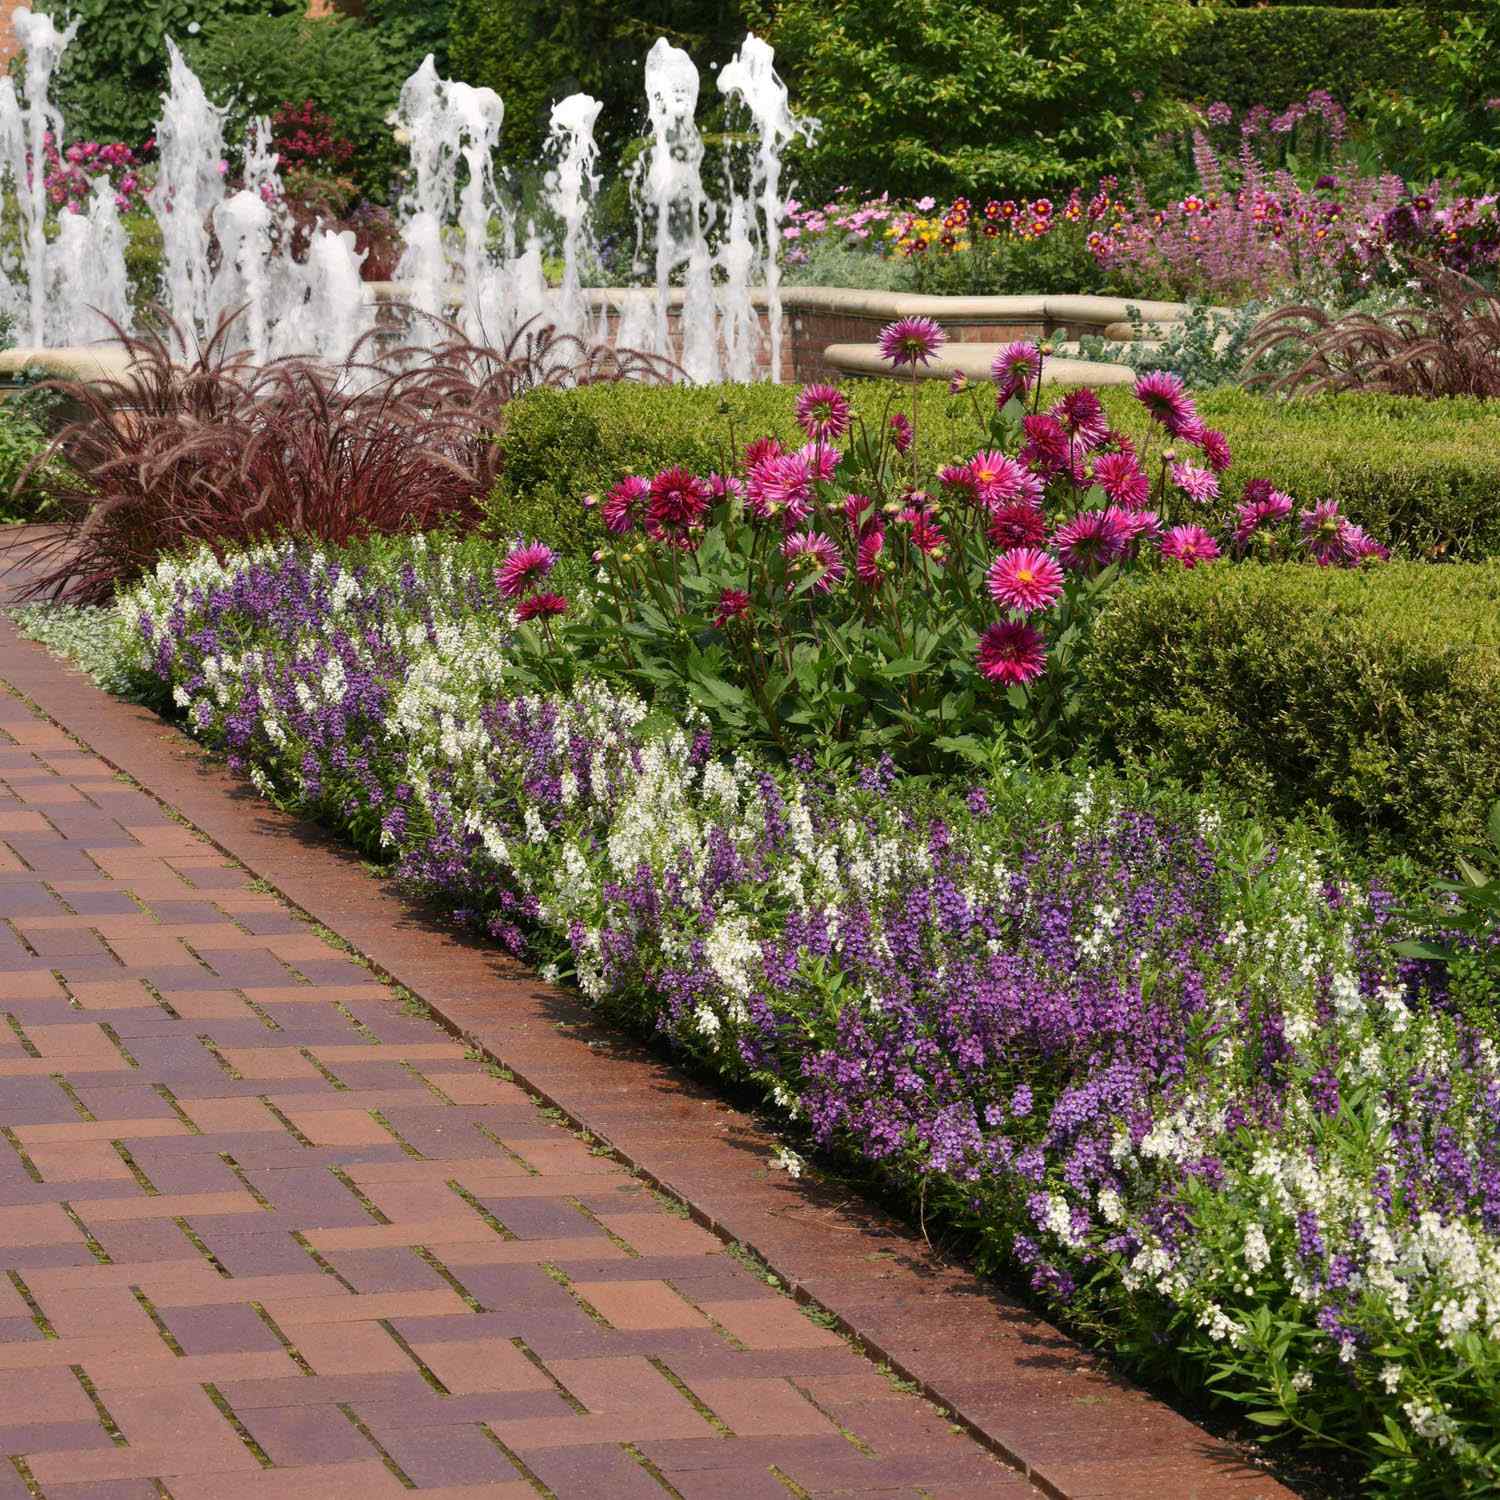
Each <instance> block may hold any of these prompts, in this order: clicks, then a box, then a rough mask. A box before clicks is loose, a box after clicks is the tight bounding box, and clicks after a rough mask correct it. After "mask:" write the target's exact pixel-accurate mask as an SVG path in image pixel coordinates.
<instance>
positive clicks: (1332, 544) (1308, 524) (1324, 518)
mask: <svg viewBox="0 0 1500 1500" xmlns="http://www.w3.org/2000/svg"><path fill="white" fill-rule="evenodd" d="M1297 525H1298V528H1299V529H1300V531H1301V532H1302V545H1303V546H1304V547H1306V548H1307V554H1308V556H1309V557H1311V558H1312V560H1313V561H1314V562H1315V563H1317V564H1318V565H1319V567H1324V568H1326V567H1327V566H1328V565H1329V564H1330V563H1336V562H1339V561H1341V560H1342V558H1343V553H1344V530H1345V528H1346V527H1347V526H1348V525H1349V521H1348V518H1347V517H1346V516H1345V515H1344V514H1343V513H1342V512H1341V511H1340V510H1339V503H1338V501H1337V500H1319V501H1318V502H1317V504H1316V505H1313V506H1310V507H1309V508H1308V509H1307V510H1304V511H1303V512H1302V514H1301V516H1300V517H1299V518H1298V521H1297Z"/></svg>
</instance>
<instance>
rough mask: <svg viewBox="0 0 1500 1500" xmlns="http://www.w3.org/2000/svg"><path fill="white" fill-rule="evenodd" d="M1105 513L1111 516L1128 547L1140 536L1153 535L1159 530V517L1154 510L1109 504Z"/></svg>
mask: <svg viewBox="0 0 1500 1500" xmlns="http://www.w3.org/2000/svg"><path fill="white" fill-rule="evenodd" d="M1105 515H1107V516H1112V517H1113V518H1114V521H1115V524H1116V525H1117V526H1118V527H1119V528H1120V535H1121V537H1122V538H1124V545H1125V546H1126V547H1127V548H1128V547H1130V546H1131V545H1132V544H1133V543H1135V542H1138V541H1139V540H1140V539H1141V538H1142V537H1150V536H1155V535H1156V534H1157V532H1159V531H1160V530H1161V517H1160V516H1159V515H1157V513H1156V512H1155V511H1154V510H1140V509H1138V508H1136V507H1133V506H1132V507H1130V508H1128V509H1127V508H1125V507H1122V506H1118V505H1111V506H1110V507H1109V509H1108V510H1106V511H1105Z"/></svg>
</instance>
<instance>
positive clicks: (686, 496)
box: [646, 467, 713, 541]
mask: <svg viewBox="0 0 1500 1500" xmlns="http://www.w3.org/2000/svg"><path fill="white" fill-rule="evenodd" d="M712 498H713V497H712V494H711V493H710V491H709V487H708V486H707V485H706V484H705V483H704V482H703V481H702V480H701V479H700V478H699V477H698V476H697V475H696V474H694V473H692V472H691V471H689V470H687V469H684V468H681V467H674V468H671V469H663V470H662V471H661V473H660V474H658V475H657V476H656V478H655V479H653V480H652V481H651V498H650V500H649V501H648V502H647V505H646V530H647V531H648V532H650V533H651V535H652V536H654V537H659V538H660V537H664V538H666V539H668V540H671V541H676V540H678V539H679V538H681V537H683V536H684V535H686V533H687V532H689V531H691V530H692V528H693V527H695V526H697V525H698V524H699V522H700V521H702V519H703V517H704V514H705V513H706V512H707V510H708V505H709V501H710V500H711V499H712Z"/></svg>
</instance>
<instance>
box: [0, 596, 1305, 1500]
mask: <svg viewBox="0 0 1500 1500" xmlns="http://www.w3.org/2000/svg"><path fill="white" fill-rule="evenodd" d="M0 677H3V678H4V679H5V680H6V681H8V682H9V683H10V684H11V685H12V686H13V687H14V688H15V690H16V691H18V692H20V693H22V694H24V695H25V696H27V697H28V698H30V699H31V700H32V701H33V702H34V703H35V704H36V705H37V706H38V707H39V708H40V710H41V711H42V712H43V713H44V714H46V715H47V716H48V717H49V718H50V719H52V721H53V722H54V723H56V724H58V725H59V726H60V727H61V728H63V729H64V730H66V731H67V732H69V733H71V734H73V735H75V736H76V737H78V738H79V739H81V740H83V741H84V742H85V743H87V744H89V745H90V746H91V747H92V748H94V750H95V752H96V753H100V751H99V747H101V746H107V747H108V750H107V753H103V755H102V758H103V759H105V760H106V761H108V762H109V763H110V764H111V765H113V766H115V767H116V768H117V769H119V770H121V771H123V772H125V773H127V774H128V775H130V776H132V777H134V779H135V780H136V781H137V782H138V783H139V784H140V785H141V786H142V787H143V788H144V790H145V791H146V792H147V793H148V794H150V795H152V796H153V797H155V798H156V799H157V800H159V801H160V802H162V803H163V804H164V805H165V806H167V807H168V808H170V809H174V810H175V811H177V812H178V813H180V814H181V815H182V816H183V817H185V818H186V819H187V820H188V821H189V822H190V823H192V824H193V825H194V826H195V827H196V828H197V829H198V830H199V831H201V832H202V833H203V834H205V835H206V836H207V837H208V838H209V839H210V840H211V841H212V842H213V843H214V844H216V845H217V846H218V847H219V848H220V849H221V850H223V851H224V852H225V853H226V854H228V855H230V856H231V857H233V858H234V859H236V860H238V861H239V862H241V863H242V864H243V865H245V866H246V868H248V869H249V870H251V871H252V873H254V874H255V875H256V876H258V877H259V878H261V879H263V880H265V881H266V882H267V883H268V884H270V885H272V886H273V887H275V888H276V890H277V891H278V892H279V893H280V894H281V895H282V896H283V897H285V898H286V899H287V900H289V901H290V902H292V903H294V904H295V905H297V906H300V907H301V908H302V909H303V910H304V911H305V912H306V913H307V914H308V915H309V916H310V917H312V918H313V919H314V920H315V921H317V922H319V923H321V924H322V925H323V926H324V927H326V928H327V929H328V930H329V931H331V932H332V933H333V934H334V935H335V936H337V937H338V938H340V939H342V940H343V941H345V942H347V943H349V944H350V945H351V946H352V947H353V948H355V949H356V950H357V951H359V952H360V953H361V954H363V955H365V956H366V957H367V958H368V959H369V960H370V961H371V963H372V964H374V966H375V967H376V968H377V969H379V970H380V971H382V972H383V973H384V974H385V975H387V976H388V977H389V978H391V979H392V980H394V981H395V982H397V983H399V984H401V985H403V986H405V987H406V988H407V989H409V990H411V991H412V992H413V993H414V994H416V995H417V996H419V997H420V998H421V999H422V1000H424V1001H425V1002H426V1003H427V1004H428V1005H429V1006H430V1007H431V1009H432V1011H433V1014H434V1016H435V1017H436V1018H437V1019H438V1020H439V1021H440V1023H441V1024H443V1025H444V1026H446V1027H447V1028H448V1029H450V1030H451V1031H453V1032H454V1033H456V1034H458V1035H460V1036H461V1037H463V1038H464V1039H465V1040H467V1041H469V1042H471V1043H472V1044H474V1045H475V1046H477V1047H479V1048H480V1049H481V1050H483V1051H484V1052H486V1053H487V1054H488V1055H489V1056H491V1057H492V1058H493V1059H494V1060H495V1061H496V1062H498V1063H500V1064H502V1065H503V1066H505V1067H507V1068H509V1069H510V1070H511V1071H512V1072H513V1073H514V1074H515V1076H516V1079H517V1081H518V1082H519V1083H521V1085H522V1086H523V1087H525V1088H527V1089H528V1090H530V1091H531V1092H532V1093H534V1094H535V1095H537V1096H538V1097H540V1098H541V1099H543V1100H544V1101H545V1102H546V1103H548V1104H550V1105H552V1106H553V1107H555V1108H557V1109H559V1110H560V1111H561V1112H562V1113H563V1114H564V1115H565V1116H567V1117H568V1119H569V1120H570V1121H571V1122H572V1123H573V1124H574V1125H575V1126H576V1127H579V1128H582V1129H586V1130H588V1131H589V1132H590V1133H591V1134H592V1135H594V1136H596V1137H597V1138H598V1139H599V1140H601V1141H602V1142H604V1143H605V1144H607V1145H608V1147H609V1148H610V1149H611V1150H612V1152H613V1153H614V1154H615V1155H616V1156H617V1157H618V1158H619V1159H620V1160H622V1161H623V1162H625V1163H626V1164H627V1165H629V1166H631V1167H633V1168H634V1169H635V1170H636V1171H637V1172H638V1173H639V1174H640V1175H641V1176H642V1177H644V1178H645V1179H646V1180H647V1181H649V1182H651V1183H652V1184H654V1185H655V1186H657V1187H659V1188H661V1189H662V1190H664V1191H665V1192H667V1193H669V1194H671V1195H672V1196H673V1197H675V1198H678V1199H679V1200H681V1201H682V1202H683V1203H685V1204H686V1205H687V1206H688V1208H689V1209H690V1211H691V1213H692V1215H693V1217H694V1218H695V1219H696V1220H698V1222H700V1223H702V1224H704V1225H705V1226H706V1227H707V1228H709V1229H710V1230H712V1231H713V1232H714V1233H715V1234H717V1235H719V1236H720V1237H721V1238H723V1239H725V1240H726V1241H730V1242H738V1243H739V1244H741V1245H743V1246H745V1247H746V1248H748V1249H750V1250H751V1251H753V1252H754V1253H755V1254H756V1255H758V1256H759V1257H760V1258H761V1259H762V1260H764V1261H765V1262H766V1264H767V1265H768V1266H769V1267H770V1268H771V1269H772V1271H773V1272H775V1274H777V1275H778V1276H780V1277H781V1278H782V1279H783V1280H784V1282H785V1283H786V1284H787V1285H788V1286H789V1287H790V1288H791V1290H792V1291H793V1293H794V1294H795V1295H796V1297H797V1298H798V1300H799V1301H802V1302H810V1303H814V1304H816V1305H817V1306H819V1307H821V1308H823V1309H825V1310H826V1311H827V1312H829V1313H830V1314H832V1315H833V1317H834V1318H835V1319H836V1321H837V1326H838V1327H839V1328H840V1329H841V1330H842V1331H843V1332H845V1333H846V1334H848V1335H850V1336H851V1337H852V1338H853V1339H854V1340H855V1341H856V1342H857V1343H858V1344H859V1345H861V1346H862V1347H863V1348H865V1349H866V1350H867V1351H868V1352H869V1353H870V1354H871V1355H873V1356H874V1357H877V1358H879V1359H882V1360H884V1361H886V1362H887V1363H889V1364H890V1365H891V1366H892V1368H893V1369H895V1370H896V1371H897V1372H898V1373H899V1374H901V1375H903V1376H904V1377H906V1378H907V1379H909V1380H911V1381H913V1382H914V1383H916V1384H917V1385H918V1386H919V1387H920V1388H921V1390H922V1391H923V1393H924V1394H925V1395H927V1396H928V1397H929V1398H930V1399H932V1400H934V1401H936V1402H938V1403H939V1404H941V1405H943V1406H944V1407H946V1408H948V1409H949V1410H950V1411H951V1412H952V1413H953V1417H954V1420H955V1421H956V1422H957V1423H959V1424H960V1425H961V1426H962V1427H964V1428H965V1429H966V1430H967V1431H968V1432H970V1433H971V1434H972V1435H973V1436H974V1437H975V1438H977V1439H978V1440H979V1441H980V1442H982V1443H983V1444H984V1445H985V1446H986V1447H987V1448H989V1449H990V1450H991V1451H993V1452H995V1453H997V1454H998V1455H1000V1456H1001V1457H1002V1458H1004V1459H1005V1460H1007V1461H1008V1462H1009V1463H1011V1464H1012V1465H1014V1466H1015V1467H1017V1468H1018V1469H1020V1470H1021V1471H1022V1472H1023V1473H1025V1474H1026V1475H1027V1476H1028V1477H1029V1478H1030V1479H1031V1480H1032V1482H1033V1483H1035V1484H1036V1485H1038V1487H1040V1488H1041V1489H1042V1490H1044V1491H1045V1492H1047V1493H1049V1494H1051V1495H1054V1496H1058V1497H1063V1500H1102V1497H1105V1496H1108V1497H1110V1500H1137V1497H1139V1500H1157V1497H1158V1496H1159V1495H1160V1494H1162V1493H1163V1492H1170V1493H1172V1494H1174V1495H1179V1496H1182V1497H1184V1500H1215V1497H1220V1496H1222V1497H1225V1500H1283V1497H1287V1496H1289V1495H1290V1493H1291V1492H1290V1491H1288V1490H1287V1489H1286V1488H1285V1487H1284V1486H1282V1485H1281V1484H1279V1483H1278V1482H1276V1481H1275V1480H1274V1479H1272V1478H1271V1477H1270V1476H1268V1475H1267V1474H1266V1473H1265V1472H1264V1471H1262V1470H1259V1469H1257V1468H1255V1467H1253V1466H1252V1465H1250V1464H1248V1463H1247V1462H1246V1461H1245V1460H1244V1458H1243V1456H1242V1454H1241V1453H1240V1452H1238V1451H1237V1450H1236V1449H1235V1448H1233V1447H1232V1446H1230V1445H1228V1444H1226V1443H1223V1442H1220V1441H1218V1440H1216V1439H1214V1438H1213V1437H1211V1436H1210V1435H1209V1434H1207V1433H1206V1432H1203V1431H1202V1430H1201V1429H1199V1428H1197V1427H1195V1426H1194V1425H1193V1424H1192V1423H1191V1422H1190V1421H1188V1420H1187V1419H1186V1418H1185V1417H1183V1416H1181V1415H1179V1414H1178V1413H1176V1412H1174V1411H1173V1410H1171V1409H1170V1408H1169V1407H1167V1406H1165V1405H1164V1404H1162V1403H1160V1402H1158V1401H1156V1400H1154V1399H1153V1398H1152V1397H1150V1396H1149V1395H1147V1394H1146V1393H1145V1392H1143V1391H1141V1390H1139V1389H1138V1388H1136V1387H1134V1386H1132V1385H1131V1384H1129V1383H1128V1382H1126V1381H1125V1380H1123V1379H1121V1378H1120V1377H1118V1376H1116V1375H1114V1374H1113V1373H1112V1372H1110V1371H1109V1370H1108V1369H1107V1368H1106V1367H1105V1366H1104V1364H1103V1362H1102V1361H1101V1360H1100V1359H1098V1358H1097V1357H1095V1356H1094V1355H1092V1354H1090V1353H1089V1352H1088V1351H1087V1350H1085V1349H1084V1348H1082V1347H1081V1346H1080V1345H1078V1344H1076V1343H1075V1342H1074V1341H1073V1340H1071V1339H1069V1338H1067V1337H1066V1336H1064V1335H1063V1334H1061V1333H1059V1332H1058V1331H1057V1330H1056V1329H1055V1328H1053V1327H1051V1326H1050V1325H1049V1324H1047V1323H1045V1322H1044V1321H1042V1320H1041V1319H1040V1318H1039V1317H1037V1316H1036V1315H1034V1314H1033V1313H1031V1312H1030V1311H1028V1310H1027V1309H1025V1308H1024V1307H1022V1306H1020V1305H1019V1304H1017V1303H1015V1302H1013V1301H1011V1300H1010V1299H1008V1298H1007V1297H1005V1296H1004V1295H1003V1294H1001V1293H999V1292H997V1291H996V1290H995V1289H993V1288H992V1287H990V1286H988V1285H987V1284H986V1283H984V1282H983V1281H982V1280H981V1279H980V1278H978V1277H976V1276H974V1275H972V1274H971V1273H969V1272H966V1271H965V1270H963V1269H962V1268H961V1267H959V1266H955V1265H953V1264H950V1263H947V1262H945V1261H944V1260H943V1259H942V1258H941V1257H940V1256H939V1255H937V1254H936V1253H935V1252H933V1251H932V1249H931V1248H930V1246H928V1245H926V1244H925V1243H924V1242H923V1240H922V1238H921V1237H920V1236H918V1235H914V1234H913V1233H912V1232H911V1231H910V1230H908V1229H907V1228H905V1227H904V1226H902V1225H900V1224H898V1223H896V1222H895V1221H894V1220H892V1219H890V1218H889V1217H887V1216H886V1215H884V1214H883V1213H881V1212H880V1211H879V1210H877V1209H875V1208H873V1207H872V1206H870V1205H869V1204H866V1203H854V1204H851V1203H849V1202H848V1201H846V1200H845V1199H844V1197H843V1195H841V1194H839V1193H837V1192H835V1191H830V1190H829V1189H828V1188H826V1187H822V1186H819V1185H817V1184H813V1183H808V1182H794V1181H792V1180H791V1179H790V1178H789V1177H787V1176H786V1175H785V1174H782V1173H777V1172H771V1171H769V1170H768V1169H767V1166H766V1163H767V1161H768V1159H769V1158H770V1156H771V1154H772V1153H773V1151H774V1150H775V1148H776V1145H777V1139H776V1137H775V1136H774V1135H772V1134H771V1133H770V1132H768V1131H767V1130H765V1129H764V1128H762V1127H761V1126H760V1125H759V1124H758V1123H757V1122H756V1121H755V1120H754V1119H752V1118H751V1117H750V1116H749V1115H747V1114H745V1113H744V1112H743V1111H741V1110H739V1109H736V1108H734V1107H733V1106H731V1105H729V1104H728V1103H727V1102H726V1101H725V1100H724V1099H723V1098H722V1097H721V1096H719V1095H718V1094H716V1093H715V1092H714V1091H713V1090H711V1089H709V1088H706V1087H702V1086H699V1085H697V1084H695V1083H693V1082H692V1081H690V1080H688V1079H686V1078H684V1077H683V1076H682V1075H681V1074H680V1073H678V1072H676V1071H675V1070H673V1069H672V1068H671V1067H669V1066H668V1065H667V1064H665V1063H663V1062H661V1061H660V1060H658V1059H656V1058H654V1057H652V1056H651V1055H650V1054H649V1053H648V1052H647V1051H646V1050H645V1049H644V1048H643V1047H640V1046H638V1045H637V1044H635V1043H633V1042H631V1041H629V1040H628V1039H626V1038H624V1037H622V1036H621V1035H620V1034H619V1033H618V1032H616V1031H613V1030H611V1029H610V1028H608V1027H606V1026H603V1025H601V1024H600V1023H599V1022H598V1021H597V1019H596V1018H595V1017H594V1016H593V1014H592V1013H591V1012H590V1010H589V1008H588V1006H587V1005H586V1003H585V1002H583V1001H582V1000H581V999H578V998H576V997H573V996H570V995H567V994H565V993H563V992H561V991H559V990H556V989H554V988H551V987H549V986H547V985H544V984H543V983H541V982H540V981H539V980H537V979H535V978H534V977H533V976H531V975H529V974H528V973H527V972H526V971H525V970H524V969H523V968H522V967H521V966H520V965H518V964H516V963H514V962H513V961H510V960H508V959H506V958H505V957H504V956H503V955H502V954H500V953H499V952H498V951H496V950H493V949H489V948H487V947H485V946H483V945H480V944H478V943H472V942H467V941H465V940H464V939H463V938H462V937H460V936H459V935H458V934H456V933H453V932H451V931H446V930H443V929H441V928H439V927H438V926H437V925H436V924H430V923H426V922H423V921H422V920H421V919H420V918H418V917H416V916H414V914H413V912H412V910H411V908H410V906H409V905H408V904H407V903H406V902H404V901H403V900H402V899H401V898H400V897H399V896H397V895H396V894H394V893H393V892H391V891H390V890H387V889H385V888H383V887H382V886H381V885H380V884H378V883H377V882H376V881H375V880H373V879H371V878H370V876H369V875H368V874H367V873H366V872H365V870H364V869H363V867H362V866H361V864H360V862H359V860H358V858H357V856H355V855H354V854H353V853H352V852H350V851H348V850H346V849H343V848H341V847H339V846H338V845H336V844H335V843H334V841H333V840H331V839H330V838H328V837H327V836H325V835H323V834H321V833H320V832H318V831H317V830H315V829H313V828H312V827H311V826H310V825H308V824H306V823H304V822H301V821H299V820H297V819H295V818H292V817H291V816H288V815H285V814H282V813H279V812H277V811H276V810H275V809H273V808H271V807H270V806H268V805H267V804H266V803H264V802H262V801H260V800H259V799H257V798H256V797H255V796H254V794H253V793H252V792H251V791H250V790H249V788H248V787H246V786H245V785H244V784H243V783H241V782H239V781H237V780H236V779H235V778H233V777H232V776H231V775H230V774H229V773H228V772H227V771H226V770H225V769H223V768H222V767H221V766H219V765H218V764H216V763H214V762H213V761H212V760H211V759H210V758H209V757H208V756H207V755H206V754H204V753H203V752H201V751H200V750H199V749H198V748H197V747H196V746H195V745H193V743H192V742H191V741H190V740H188V739H187V738H186V737H184V736H182V735H181V734H180V733H179V732H178V731H177V730H176V729H175V728H173V727H171V726H170V725H168V724H166V723H165V722H164V721H163V720H161V719H160V718H158V717H157V716H156V715H155V714H154V713H152V712H150V711H149V710H147V709H144V708H139V707H133V706H131V705H128V704H125V703H122V702H119V701H117V700H114V699H111V698H109V697H108V696H107V695H106V694H104V693H103V692H102V691H101V690H100V689H98V688H96V687H95V686H94V685H93V684H92V683H91V682H90V681H89V680H88V679H87V678H86V677H84V676H82V675H81V674H78V673H76V672H75V671H73V670H72V669H70V668H69V667H67V666H66V665H64V664H63V663H62V662H60V661H58V660H56V659H54V658H53V657H52V656H50V655H49V653H48V652H47V651H46V650H45V648H43V647H41V646H39V645H36V644H34V643H31V642H27V641H24V640H22V639H21V638H20V637H19V635H18V634H17V632H16V631H15V629H14V627H13V625H12V624H11V623H10V622H9V621H8V620H5V621H3V622H0ZM501 998H503V1000H504V1002H505V1003H504V1005H503V1007H502V1006H499V1005H497V1004H496V1001H497V999H501Z"/></svg>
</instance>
